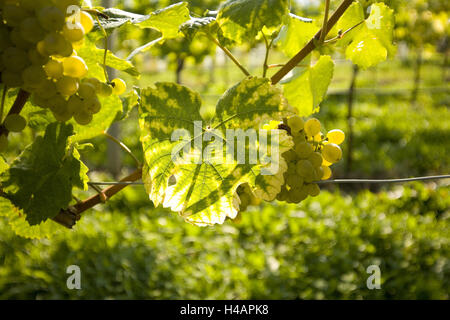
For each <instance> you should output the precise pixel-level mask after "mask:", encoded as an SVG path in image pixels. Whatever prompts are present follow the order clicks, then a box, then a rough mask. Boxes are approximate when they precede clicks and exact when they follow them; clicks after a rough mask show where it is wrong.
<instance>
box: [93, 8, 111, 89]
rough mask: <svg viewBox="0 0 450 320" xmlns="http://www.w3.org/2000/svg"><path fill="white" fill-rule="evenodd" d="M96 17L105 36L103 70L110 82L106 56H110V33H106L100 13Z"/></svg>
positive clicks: (107, 80)
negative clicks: (99, 16)
mask: <svg viewBox="0 0 450 320" xmlns="http://www.w3.org/2000/svg"><path fill="white" fill-rule="evenodd" d="M95 19H96V20H97V23H98V26H99V27H100V29H101V30H102V33H103V35H104V37H105V52H104V54H103V72H104V74H105V80H106V82H107V83H109V82H110V81H109V75H108V71H107V70H106V58H107V56H108V34H107V33H106V30H105V28H103V26H102V24H101V23H100V19H99V18H98V14H96V15H95Z"/></svg>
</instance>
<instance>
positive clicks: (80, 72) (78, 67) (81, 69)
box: [63, 56, 88, 78]
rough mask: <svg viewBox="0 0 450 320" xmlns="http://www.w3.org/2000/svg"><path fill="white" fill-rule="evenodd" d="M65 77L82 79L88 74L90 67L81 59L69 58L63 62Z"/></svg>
mask: <svg viewBox="0 0 450 320" xmlns="http://www.w3.org/2000/svg"><path fill="white" fill-rule="evenodd" d="M63 68H64V75H66V76H69V77H72V78H82V77H84V76H85V75H86V73H87V72H88V67H87V65H86V63H85V62H84V60H83V59H82V58H80V57H77V56H75V57H73V56H72V57H69V58H66V59H64V60H63Z"/></svg>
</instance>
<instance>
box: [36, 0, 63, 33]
mask: <svg viewBox="0 0 450 320" xmlns="http://www.w3.org/2000/svg"><path fill="white" fill-rule="evenodd" d="M37 17H38V19H39V22H40V23H41V25H42V27H43V28H44V29H46V30H48V31H59V30H61V29H62V27H63V25H64V21H65V15H64V13H63V12H62V11H61V10H60V9H58V8H57V7H54V6H51V7H45V8H42V9H41V10H39V12H38V14H37Z"/></svg>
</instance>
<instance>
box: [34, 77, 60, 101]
mask: <svg viewBox="0 0 450 320" xmlns="http://www.w3.org/2000/svg"><path fill="white" fill-rule="evenodd" d="M37 93H38V94H39V96H41V97H42V98H43V99H50V98H52V97H54V96H55V95H56V85H55V83H54V82H53V81H51V80H45V81H43V82H42V83H41V84H40V86H39V88H38V89H37Z"/></svg>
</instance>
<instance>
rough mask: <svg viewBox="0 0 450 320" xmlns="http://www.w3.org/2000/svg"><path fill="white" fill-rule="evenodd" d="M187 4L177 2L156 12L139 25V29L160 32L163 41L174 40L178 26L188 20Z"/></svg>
mask: <svg viewBox="0 0 450 320" xmlns="http://www.w3.org/2000/svg"><path fill="white" fill-rule="evenodd" d="M187 5H188V3H187V2H179V3H176V4H173V5H171V6H169V7H167V8H164V9H161V10H157V11H155V12H153V13H151V14H150V16H149V18H148V19H147V20H145V21H144V22H142V23H139V24H138V26H139V27H140V28H152V29H156V30H158V31H160V32H161V33H162V36H163V38H164V39H171V38H176V37H178V35H179V28H180V26H181V25H182V24H183V23H184V22H186V21H188V20H189V19H190V17H189V9H188V8H187Z"/></svg>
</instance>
